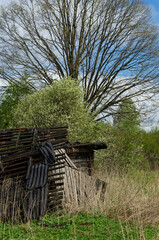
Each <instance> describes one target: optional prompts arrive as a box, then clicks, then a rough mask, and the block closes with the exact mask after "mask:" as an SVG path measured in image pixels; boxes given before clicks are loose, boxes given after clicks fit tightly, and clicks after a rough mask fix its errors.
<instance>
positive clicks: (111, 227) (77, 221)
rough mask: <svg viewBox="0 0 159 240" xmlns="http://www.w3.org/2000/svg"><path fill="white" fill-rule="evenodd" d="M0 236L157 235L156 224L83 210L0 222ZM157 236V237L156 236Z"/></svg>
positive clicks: (102, 237) (70, 237)
mask: <svg viewBox="0 0 159 240" xmlns="http://www.w3.org/2000/svg"><path fill="white" fill-rule="evenodd" d="M0 227H1V230H0V239H3V240H7V239H19V240H20V239H35V240H40V239H41V240H42V239H60V240H61V239H72V240H73V239H81V240H82V239H84V240H86V239H90V240H91V239H101V240H102V239H103V240H104V239H111V240H118V239H119V240H121V239H146V240H147V239H159V235H158V231H159V228H157V226H148V225H147V226H143V225H141V224H139V223H127V222H126V221H121V220H119V219H118V220H116V219H111V218H108V217H106V216H102V215H100V214H98V215H92V214H86V213H81V212H80V213H78V214H73V215H72V214H66V213H65V214H64V213H59V214H58V215H56V216H55V215H47V216H45V218H42V219H41V220H40V221H33V222H32V223H29V224H28V223H27V224H21V225H7V224H1V225H0ZM157 236H158V237H157Z"/></svg>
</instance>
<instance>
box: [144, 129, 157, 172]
mask: <svg viewBox="0 0 159 240" xmlns="http://www.w3.org/2000/svg"><path fill="white" fill-rule="evenodd" d="M143 147H144V154H145V161H147V163H149V166H150V168H151V169H155V168H158V167H159V129H158V128H153V129H152V130H151V131H150V132H143Z"/></svg>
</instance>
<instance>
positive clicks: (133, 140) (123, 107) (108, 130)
mask: <svg viewBox="0 0 159 240" xmlns="http://www.w3.org/2000/svg"><path fill="white" fill-rule="evenodd" d="M139 123H140V121H139V113H138V112H137V110H136V107H135V105H134V103H133V102H132V100H128V101H124V102H122V103H121V104H120V105H119V108H118V110H117V112H116V115H115V118H114V124H108V123H105V124H104V123H103V124H101V130H100V132H101V134H102V135H103V139H102V136H101V139H102V140H103V141H105V142H106V143H107V145H108V148H107V149H106V150H103V151H100V152H99V153H97V154H96V166H97V167H99V168H100V169H102V168H103V166H105V168H106V169H107V170H109V171H111V170H117V171H119V170H120V171H131V170H134V169H139V168H140V167H141V165H142V161H143V158H144V152H143V140H142V131H141V130H140V128H139Z"/></svg>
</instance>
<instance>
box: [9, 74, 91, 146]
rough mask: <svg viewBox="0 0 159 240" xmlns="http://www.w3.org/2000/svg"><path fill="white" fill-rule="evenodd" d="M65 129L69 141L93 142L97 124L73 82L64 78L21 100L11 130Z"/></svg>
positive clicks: (75, 82) (77, 86)
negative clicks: (28, 128)
mask: <svg viewBox="0 0 159 240" xmlns="http://www.w3.org/2000/svg"><path fill="white" fill-rule="evenodd" d="M33 118H34V119H35V121H36V123H37V125H38V126H39V127H50V126H64V125H67V126H68V138H69V141H70V142H74V141H81V142H86V141H93V140H94V139H95V136H94V128H95V125H96V123H95V122H94V121H93V119H92V117H91V114H89V113H88V111H87V109H86V106H85V102H83V91H82V88H81V87H80V86H79V83H78V82H77V81H76V80H74V81H73V80H72V79H71V78H64V79H61V80H58V81H55V82H54V83H53V84H52V85H51V86H48V87H46V88H44V89H42V90H39V91H37V92H35V93H33V94H31V95H28V96H26V97H25V98H22V99H21V100H20V102H19V104H18V106H17V108H16V110H15V111H14V116H13V126H14V127H35V122H34V120H33Z"/></svg>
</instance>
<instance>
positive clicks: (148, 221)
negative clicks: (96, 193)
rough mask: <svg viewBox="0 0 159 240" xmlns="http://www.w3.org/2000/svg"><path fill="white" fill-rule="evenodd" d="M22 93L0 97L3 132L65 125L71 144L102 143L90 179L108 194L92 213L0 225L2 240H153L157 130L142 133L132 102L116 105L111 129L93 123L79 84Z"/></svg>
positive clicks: (158, 196) (158, 193) (64, 82)
mask: <svg viewBox="0 0 159 240" xmlns="http://www.w3.org/2000/svg"><path fill="white" fill-rule="evenodd" d="M27 86H28V85H27ZM22 89H23V88H19V85H17V88H16V87H14V88H13V87H12V86H9V87H8V89H7V91H6V95H3V98H2V101H1V104H0V109H1V111H2V110H3V112H4V113H5V114H1V119H2V121H1V128H5V127H35V124H37V125H38V126H39V127H43V126H48V127H49V126H53V125H68V133H69V134H68V139H69V141H70V142H75V141H80V142H88V141H104V142H106V143H107V146H108V149H106V150H102V151H98V153H96V156H95V171H94V175H95V176H97V177H99V178H102V179H103V180H105V181H106V182H107V191H106V196H105V199H104V202H103V204H102V205H98V206H93V208H92V205H93V204H92V205H91V206H90V205H89V204H88V203H86V204H85V205H84V206H80V207H79V208H77V209H73V208H71V209H68V211H67V212H65V213H64V212H61V213H59V215H54V214H51V215H50V214H48V215H47V216H46V217H45V218H43V219H41V220H40V221H33V222H30V223H27V224H20V225H13V224H7V223H6V224H4V223H2V222H1V223H0V239H3V240H7V239H19V240H20V239H35V240H36V239H42V240H43V239H47V238H48V239H60V240H61V239H90V240H91V239H114V240H116V239H146V240H147V239H153V240H154V239H156V240H157V239H158V238H159V235H158V232H159V226H158V216H159V207H158V201H159V182H158V179H159V173H158V171H152V172H151V171H150V170H157V168H158V166H159V150H158V149H159V130H158V129H153V130H152V131H150V132H148V133H147V132H145V131H143V130H141V128H140V120H139V119H140V118H139V112H137V109H136V107H135V105H134V103H133V102H132V100H126V101H123V102H122V103H121V104H119V107H118V109H117V111H116V114H115V117H114V121H113V123H107V122H104V121H98V122H97V121H95V120H94V118H93V116H92V115H91V113H90V112H88V109H87V107H86V103H85V102H84V101H83V94H84V93H83V91H82V88H81V86H80V84H79V83H78V82H77V81H76V80H72V79H70V78H64V79H61V80H56V81H54V83H53V84H52V85H51V86H50V87H46V88H44V89H42V90H38V91H36V92H32V90H31V89H30V88H24V92H23V91H21V90H22ZM13 90H14V91H13ZM12 103H13V104H12ZM7 104H8V105H7ZM4 106H5V107H4ZM5 108H6V110H7V109H8V110H9V114H8V115H7V111H6V112H5ZM7 116H8V117H7ZM4 123H5V124H4ZM0 220H1V219H0ZM13 222H14V221H13Z"/></svg>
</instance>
